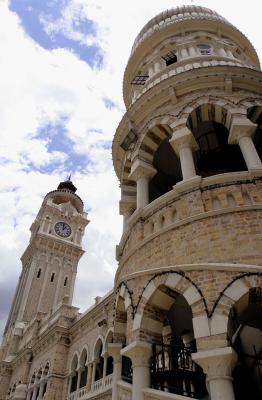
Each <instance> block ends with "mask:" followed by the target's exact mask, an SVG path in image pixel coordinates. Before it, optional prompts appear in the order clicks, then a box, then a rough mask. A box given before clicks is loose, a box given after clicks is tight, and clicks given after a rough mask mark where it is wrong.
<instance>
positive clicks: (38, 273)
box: [37, 268, 42, 278]
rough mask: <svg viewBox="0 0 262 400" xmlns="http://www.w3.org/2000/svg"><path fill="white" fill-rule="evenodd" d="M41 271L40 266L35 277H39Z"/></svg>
mask: <svg viewBox="0 0 262 400" xmlns="http://www.w3.org/2000/svg"><path fill="white" fill-rule="evenodd" d="M41 272H42V270H41V268H39V270H38V272H37V278H40V276H41Z"/></svg>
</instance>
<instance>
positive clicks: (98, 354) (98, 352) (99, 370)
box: [94, 339, 104, 381]
mask: <svg viewBox="0 0 262 400" xmlns="http://www.w3.org/2000/svg"><path fill="white" fill-rule="evenodd" d="M102 351H103V343H102V341H101V339H99V340H98V342H97V343H96V346H95V353H94V355H95V359H96V360H97V362H96V370H95V381H99V380H100V379H102V378H103V370H104V357H102Z"/></svg>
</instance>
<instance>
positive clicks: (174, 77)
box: [113, 6, 262, 400]
mask: <svg viewBox="0 0 262 400" xmlns="http://www.w3.org/2000/svg"><path fill="white" fill-rule="evenodd" d="M261 82H262V77H261V71H260V66H259V61H258V57H257V54H256V52H255V50H254V48H253V46H252V45H251V43H250V42H249V40H248V39H247V38H246V37H245V36H244V35H243V34H242V33H241V32H240V31H239V30H238V29H236V28H235V27H234V26H233V25H232V24H230V23H229V22H228V21H226V20H225V19H224V18H223V17H221V16H220V15H218V14H217V13H216V12H214V11H212V10H209V9H207V8H204V7H198V6H183V7H177V8H174V9H171V10H168V11H165V12H162V13H160V14H159V15H157V16H156V17H155V18H153V19H152V20H151V21H149V22H148V23H147V24H146V25H145V27H144V28H143V29H142V30H141V32H140V33H139V35H138V36H137V38H136V40H135V43H134V45H133V48H132V51H131V55H130V58H129V60H128V64H127V67H126V70H125V73H124V82H123V94H124V102H125V105H126V107H127V112H126V114H125V115H124V117H123V118H122V120H121V122H120V124H119V126H118V129H117V131H116V134H115V137H114V141H113V161H114V166H115V170H116V174H117V176H118V178H119V180H120V185H121V200H120V213H121V214H122V215H123V220H124V226H123V235H122V238H121V240H120V243H119V246H117V259H118V262H119V266H118V270H117V273H116V278H115V284H116V288H117V289H116V291H117V294H118V297H117V304H116V323H115V337H116V338H117V339H118V340H119V341H121V342H122V343H125V344H126V347H125V348H124V349H122V350H121V354H122V355H124V356H127V357H129V358H131V360H132V362H133V391H132V399H133V400H138V399H139V400H140V399H141V400H142V399H143V398H144V395H145V393H147V394H148V395H149V396H150V394H149V393H150V391H149V392H147V390H146V388H147V387H148V385H149V383H148V382H150V381H151V387H152V388H153V389H156V390H163V391H165V392H166V391H169V392H171V393H176V394H179V395H181V394H182V395H184V396H187V397H186V398H189V397H195V398H198V399H204V398H207V397H208V396H207V392H206V388H205V383H204V382H205V380H207V382H209V384H208V385H209V386H208V392H209V395H210V397H208V398H211V399H217V398H218V397H217V396H218V393H219V395H221V396H222V397H223V399H225V400H226V399H227V400H229V399H233V398H234V394H233V392H235V398H236V399H240V398H260V397H261V393H262V387H261V380H260V379H259V377H258V375H259V373H258V371H259V363H260V361H261V360H260V356H259V354H261V343H262V331H261V325H260V323H259V322H258V318H256V317H255V312H254V310H255V309H256V313H257V315H261V313H262V303H261V283H262V282H261V279H262V277H261V271H262V267H261V265H262V247H261V234H262V230H261V224H260V223H259V221H261V207H262V192H261V179H262V178H261V177H262V163H261V158H262V150H261V149H262V130H261V115H262V96H261V93H262V84H261ZM258 310H259V311H258ZM258 313H259V314H258ZM132 318H133V323H130V320H132ZM123 321H128V322H127V323H126V325H125V324H124V323H123ZM130 326H131V327H130ZM130 332H131V333H130ZM152 348H153V351H152ZM191 353H194V354H193V355H192V356H191ZM185 354H187V356H185ZM184 357H186V358H187V357H188V362H186V363H187V365H191V366H192V367H189V368H188V367H185V366H184V367H183V366H182V364H183V362H181V360H182V359H184V360H185V359H186V358H184ZM251 359H252V360H254V364H253V366H251V362H250V361H249V360H251ZM160 360H161V361H160ZM189 360H191V361H192V363H191V361H189ZM193 360H194V361H195V364H194V362H193ZM237 360H238V361H237ZM141 365H143V368H144V369H143V370H142V368H140V366H141ZM236 365H237V367H236V368H235V366H236ZM255 365H256V367H255ZM200 367H202V368H203V370H201V369H199V368H200ZM150 368H151V369H150ZM189 370H190V371H189ZM152 371H153V372H152ZM193 371H195V372H193ZM196 371H198V374H196ZM204 373H206V374H207V377H205V376H204ZM150 375H151V377H150ZM141 376H143V378H141ZM222 376H223V378H222ZM232 376H233V378H234V383H233V384H232V381H233V379H232ZM241 377H242V378H243V377H245V379H244V380H243V379H242V378H241ZM223 379H226V380H227V382H230V384H229V385H227V384H225V380H224V381H223ZM243 381H244V383H243ZM156 390H155V391H154V395H153V397H154V396H155V398H162V395H161V394H160V393H159V396H158V395H157V392H156ZM188 396H189V397H188ZM171 397H172V396H171Z"/></svg>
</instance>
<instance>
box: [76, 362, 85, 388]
mask: <svg viewBox="0 0 262 400" xmlns="http://www.w3.org/2000/svg"><path fill="white" fill-rule="evenodd" d="M84 369H85V368H84V367H83V366H81V367H78V368H77V385H76V390H78V389H79V388H80V380H81V372H82V371H83V370H84Z"/></svg>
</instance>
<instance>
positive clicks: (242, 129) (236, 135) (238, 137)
mask: <svg viewBox="0 0 262 400" xmlns="http://www.w3.org/2000/svg"><path fill="white" fill-rule="evenodd" d="M256 129H257V124H254V123H253V122H251V121H250V120H249V119H247V118H245V117H242V118H241V117H234V118H233V119H232V123H231V128H230V132H229V137H228V143H229V144H236V143H238V145H239V147H240V149H241V152H242V154H243V157H244V160H245V162H246V165H247V168H248V169H249V170H258V169H262V163H261V160H260V158H259V155H258V153H257V150H256V148H255V145H254V143H253V140H252V136H253V135H254V133H255V131H256Z"/></svg>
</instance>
